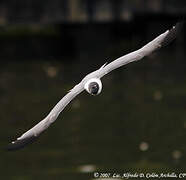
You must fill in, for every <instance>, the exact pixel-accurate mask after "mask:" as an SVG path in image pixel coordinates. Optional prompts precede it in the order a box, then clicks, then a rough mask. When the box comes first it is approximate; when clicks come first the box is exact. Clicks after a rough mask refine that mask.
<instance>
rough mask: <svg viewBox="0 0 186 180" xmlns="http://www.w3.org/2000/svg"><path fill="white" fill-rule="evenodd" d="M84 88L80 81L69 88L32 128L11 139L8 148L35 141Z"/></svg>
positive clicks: (20, 146) (17, 147)
mask: <svg viewBox="0 0 186 180" xmlns="http://www.w3.org/2000/svg"><path fill="white" fill-rule="evenodd" d="M83 90H84V87H83V83H82V82H80V83H79V84H78V85H76V86H75V87H74V88H73V89H71V90H70V91H69V92H68V93H67V94H66V95H65V96H64V97H63V98H62V99H61V100H60V101H59V102H58V103H57V104H56V106H55V107H54V108H53V109H52V110H51V111H50V113H49V114H48V116H47V117H46V118H44V119H43V120H42V121H41V122H39V123H38V124H36V125H35V126H34V127H33V128H31V129H30V130H28V131H27V132H25V133H24V134H23V135H22V136H20V137H19V138H17V140H16V141H13V142H12V143H11V144H9V145H8V147H7V149H8V150H16V149H20V148H22V147H24V146H26V145H27V144H30V143H32V142H33V141H35V140H36V139H37V138H38V137H39V135H40V134H41V133H42V132H43V131H44V130H46V129H47V128H48V127H49V126H50V125H51V124H52V123H53V122H54V121H55V120H56V119H57V117H58V115H59V114H60V112H61V111H63V109H64V108H65V107H66V106H67V105H68V103H69V102H70V101H71V100H72V99H74V98H75V97H76V96H77V95H78V94H80V93H81V92H82V91H83Z"/></svg>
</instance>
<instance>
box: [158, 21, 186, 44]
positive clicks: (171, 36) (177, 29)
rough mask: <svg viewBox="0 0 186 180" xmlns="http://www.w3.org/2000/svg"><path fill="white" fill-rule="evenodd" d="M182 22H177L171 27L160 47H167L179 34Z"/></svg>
mask: <svg viewBox="0 0 186 180" xmlns="http://www.w3.org/2000/svg"><path fill="white" fill-rule="evenodd" d="M183 24H184V21H180V22H177V23H176V25H175V26H173V27H172V28H171V29H170V30H169V33H168V35H167V36H166V37H165V39H164V41H163V42H162V44H161V45H162V47H164V46H167V45H168V44H169V43H170V42H172V41H173V40H174V39H175V38H176V37H177V35H178V34H179V33H180V31H181V29H182V27H183Z"/></svg>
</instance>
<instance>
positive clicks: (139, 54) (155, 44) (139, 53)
mask: <svg viewBox="0 0 186 180" xmlns="http://www.w3.org/2000/svg"><path fill="white" fill-rule="evenodd" d="M182 24H183V23H182V22H180V23H177V24H176V26H173V28H172V29H171V30H167V31H166V32H164V33H163V34H160V35H159V36H158V37H156V38H155V39H154V40H152V41H151V42H149V43H148V44H146V45H145V46H143V47H142V48H140V49H138V50H136V51H134V52H131V53H129V54H127V55H124V56H122V57H120V58H118V59H116V60H115V61H112V62H111V63H109V64H108V65H106V66H105V67H104V68H102V69H101V70H100V71H99V77H100V78H101V77H103V76H104V75H106V74H108V73H109V72H111V71H113V70H114V69H117V68H119V67H121V66H124V65H126V64H128V63H130V62H133V61H138V60H140V59H142V58H143V57H145V56H148V55H149V54H151V53H152V52H154V51H155V50H157V49H159V48H161V47H163V46H166V45H168V44H169V43H170V42H171V41H173V40H174V39H175V38H176V36H177V34H178V33H179V31H180V29H181V27H182Z"/></svg>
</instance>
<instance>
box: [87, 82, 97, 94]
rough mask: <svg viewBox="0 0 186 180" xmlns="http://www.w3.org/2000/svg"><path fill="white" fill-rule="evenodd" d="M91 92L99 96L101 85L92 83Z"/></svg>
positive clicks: (90, 85)
mask: <svg viewBox="0 0 186 180" xmlns="http://www.w3.org/2000/svg"><path fill="white" fill-rule="evenodd" d="M89 91H90V93H91V94H93V95H97V94H98V91H99V85H98V83H96V82H91V83H90V84H89Z"/></svg>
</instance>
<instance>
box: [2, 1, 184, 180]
mask: <svg viewBox="0 0 186 180" xmlns="http://www.w3.org/2000/svg"><path fill="white" fill-rule="evenodd" d="M185 14H186V1H184V0H179V1H176V0H117V1H115V0H92V1H89V0H53V1H49V0H40V1H34V0H19V1H15V0H6V1H5V0H1V1H0V109H1V111H0V119H1V128H0V137H1V138H0V139H1V141H0V147H1V156H0V170H1V173H0V179H5V180H32V179H34V180H37V179H38V180H41V179H45V180H49V179H53V180H58V179H60V180H61V179H65V180H74V179H76V180H93V179H94V172H103V173H104V172H115V173H126V172H131V173H133V172H143V173H145V172H156V173H161V172H163V173H166V172H170V173H171V172H176V173H180V172H185V170H186V169H185V165H186V72H185V69H186V57H185V56H186V54H185V48H186V43H185V25H184V27H183V30H182V32H180V34H179V36H178V38H177V39H176V40H175V41H174V42H173V43H171V44H170V45H169V46H167V47H165V48H162V49H160V50H159V51H157V52H155V53H153V54H152V55H150V56H149V57H146V58H144V59H143V60H142V61H139V62H136V63H131V64H129V65H127V66H124V67H122V68H120V69H118V70H115V71H113V72H112V73H110V74H109V75H107V76H106V77H104V78H103V79H102V82H103V90H102V93H101V94H100V95H99V96H96V97H92V96H90V95H89V94H87V93H86V92H83V93H82V94H81V95H79V96H78V97H77V98H76V99H74V100H73V101H72V102H71V103H70V104H69V105H68V106H67V107H66V109H65V110H64V112H63V113H62V114H61V115H60V116H59V118H58V120H57V121H56V122H55V123H54V124H53V125H52V126H51V127H50V128H49V129H48V130H47V131H46V133H44V134H43V135H42V136H41V137H40V139H39V140H38V141H37V142H35V143H34V144H32V145H29V146H27V147H25V149H22V150H19V151H15V152H7V151H5V150H4V147H6V145H7V144H8V143H9V142H11V141H12V140H15V138H17V137H19V136H20V135H21V134H22V133H23V132H25V131H26V130H28V129H29V128H31V127H32V126H33V125H35V124H36V123H38V122H39V121H40V120H42V119H43V118H44V117H45V116H46V115H47V114H48V113H49V111H50V110H51V109H52V108H53V106H54V105H55V104H56V103H57V102H58V101H59V100H60V99H61V98H62V97H63V96H64V95H65V94H66V93H67V91H68V90H69V89H71V88H72V87H73V86H74V85H75V84H77V83H78V82H80V81H81V79H82V78H83V77H84V76H85V75H86V74H88V73H90V72H91V71H94V70H96V69H98V68H100V67H101V66H102V65H103V64H104V63H105V62H111V61H113V60H114V59H116V58H118V57H120V56H122V55H124V54H127V53H129V52H131V51H134V50H136V49H138V48H140V47H141V46H143V45H145V44H146V43H147V42H149V41H151V40H152V39H153V38H155V37H156V36H158V35H159V34H161V33H163V32H164V31H166V30H167V29H169V28H171V27H172V26H173V25H175V23H176V22H177V21H179V20H183V19H184V17H185ZM110 179H111V178H110ZM118 179H120V178H118ZM136 179H137V178H136ZM153 179H154V178H153Z"/></svg>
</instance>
